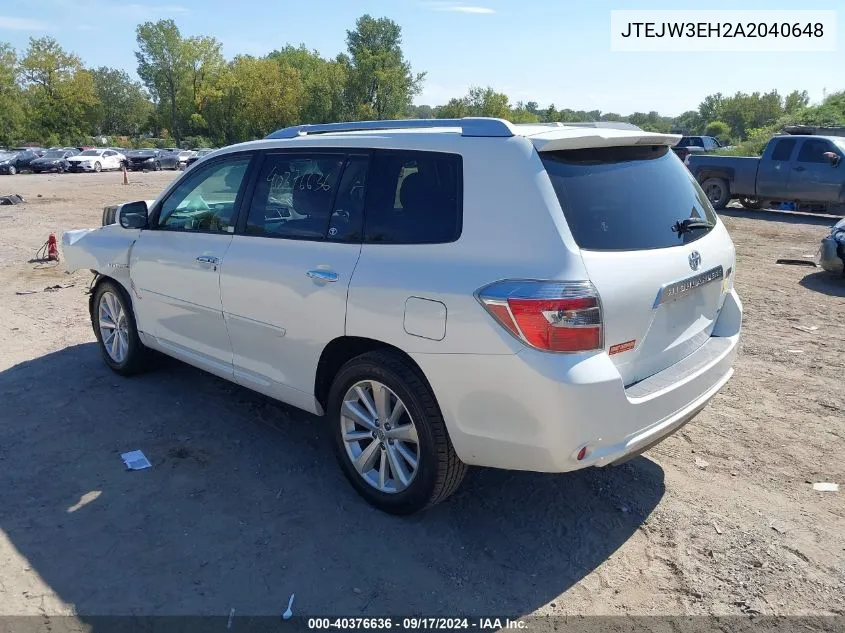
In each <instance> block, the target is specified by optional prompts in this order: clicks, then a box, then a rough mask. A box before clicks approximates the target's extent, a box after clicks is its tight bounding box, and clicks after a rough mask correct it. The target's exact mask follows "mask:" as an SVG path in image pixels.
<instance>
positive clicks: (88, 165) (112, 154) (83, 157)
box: [67, 149, 126, 172]
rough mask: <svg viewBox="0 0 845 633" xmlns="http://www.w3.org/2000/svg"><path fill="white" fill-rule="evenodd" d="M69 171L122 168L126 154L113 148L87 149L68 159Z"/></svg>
mask: <svg viewBox="0 0 845 633" xmlns="http://www.w3.org/2000/svg"><path fill="white" fill-rule="evenodd" d="M67 160H68V163H70V167H69V168H68V170H69V171H95V172H96V171H102V170H104V169H122V168H123V165H124V164H125V161H126V156H124V155H123V154H121V153H119V152H116V151H115V150H113V149H86V150H85V151H84V152H80V153H79V154H77V155H76V156H71V157H70V158H68V159H67Z"/></svg>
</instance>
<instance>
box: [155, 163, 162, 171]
mask: <svg viewBox="0 0 845 633" xmlns="http://www.w3.org/2000/svg"><path fill="white" fill-rule="evenodd" d="M153 170H154V171H161V163H160V162H158V161H156V163H155V165H154V166H153Z"/></svg>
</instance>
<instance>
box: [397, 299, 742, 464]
mask: <svg viewBox="0 0 845 633" xmlns="http://www.w3.org/2000/svg"><path fill="white" fill-rule="evenodd" d="M741 322H742V305H741V303H740V301H739V298H738V297H737V295H736V293H735V292H734V291H731V293H730V295H729V296H728V297H727V298H726V300H725V304H724V306H723V308H722V311H721V312H720V315H719V318H718V320H717V323H716V327H715V328H714V331H713V334H714V335H713V336H712V337H711V338H710V340H709V341H708V342H707V343H705V345H703V346H702V347H701V348H699V349H698V350H696V351H695V352H694V353H693V354H691V355H690V356H688V357H686V358H685V359H683V360H682V361H681V362H679V363H676V364H675V365H672V366H670V367H668V368H666V369H665V370H663V371H661V372H659V373H658V374H655V375H654V376H651V377H650V378H648V379H646V380H644V381H642V382H640V383H637V384H635V385H633V386H629V387H628V388H627V389H626V388H625V386H624V385H623V382H622V378H621V377H620V375H619V372H618V371H617V370H616V367H615V366H614V364H613V362H612V361H611V360H610V358H609V357H608V356H607V355H606V354H605V353H599V354H592V355H578V356H568V355H562V354H546V353H543V352H539V351H536V350H532V349H525V350H523V351H521V352H519V353H518V354H515V355H496V356H493V355H486V356H485V355H469V354H416V355H414V356H413V357H414V360H416V362H417V363H418V364H419V365H420V367H421V368H422V370H423V372H425V375H426V376H427V377H428V379H429V381H430V383H431V386H432V388H433V390H434V393H435V395H436V397H437V399H438V402H439V404H440V408H441V410H442V412H443V416H444V418H445V420H446V424H447V427H448V429H449V434H450V437H451V439H452V443H453V444H454V447H455V451H456V452H457V453H458V456H459V457H460V458H461V459H462V460H463V461H464V462H466V463H468V464H474V465H479V466H489V467H494V468H506V469H511V470H531V471H540V472H566V471H571V470H577V469H580V468H584V467H586V466H606V465H609V464H612V463H614V462H618V461H621V460H624V459H626V458H629V457H630V456H632V455H636V454H638V453H640V452H642V451H644V450H646V449H647V448H649V447H650V446H652V445H654V444H656V443H657V442H659V441H661V440H662V439H664V438H665V437H667V436H668V435H671V434H672V433H673V432H674V431H676V430H677V429H678V428H680V427H681V426H683V425H684V424H685V423H686V422H688V421H689V420H690V419H692V418H693V417H694V416H695V415H696V414H697V413H698V412H699V411H701V409H703V408H704V406H705V405H706V404H707V403H708V402H709V401H710V399H711V398H713V396H715V395H716V393H718V392H719V390H720V389H721V388H722V387H723V386H724V384H725V383H726V382H727V381H728V380H729V379H730V377H731V375H732V374H733V363H734V359H735V357H736V353H737V347H738V343H739V331H740V327H741ZM585 447H586V455H585V456H584V458H583V459H581V460H578V459H577V455H578V453H579V451H580V450H581V449H582V448H585Z"/></svg>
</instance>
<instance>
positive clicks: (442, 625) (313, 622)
mask: <svg viewBox="0 0 845 633" xmlns="http://www.w3.org/2000/svg"><path fill="white" fill-rule="evenodd" d="M307 627H308V629H309V630H317V631H319V630H337V629H358V630H360V629H370V630H372V629H376V630H378V629H382V630H390V629H394V628H395V629H410V630H434V631H445V630H472V629H477V630H481V631H487V630H491V631H492V630H499V629H524V628H526V623H525V621H524V620H519V619H517V620H512V619H510V618H496V617H489V618H462V617H458V618H443V617H439V618H426V617H421V616H415V617H408V618H401V619H400V618H391V617H383V618H382V617H372V618H360V617H357V618H356V617H353V618H308V619H307Z"/></svg>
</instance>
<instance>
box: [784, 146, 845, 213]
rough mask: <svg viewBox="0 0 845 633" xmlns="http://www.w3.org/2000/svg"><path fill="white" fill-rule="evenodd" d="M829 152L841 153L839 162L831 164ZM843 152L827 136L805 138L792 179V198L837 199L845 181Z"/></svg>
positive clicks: (818, 200)
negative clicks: (826, 154)
mask: <svg viewBox="0 0 845 633" xmlns="http://www.w3.org/2000/svg"><path fill="white" fill-rule="evenodd" d="M826 152H833V153H835V154H837V155H839V159H840V162H839V163H838V164H837V165H836V166H833V165H831V163H830V160H829V159H828V158H827V157H826V156H825V153H826ZM842 154H843V152H842V150H840V149H839V148H838V147H836V145H834V144H833V143H831V142H830V141H829V140H827V139H825V138H806V139H804V140H803V142H802V144H801V147H800V149H799V150H798V156H797V158H796V159H795V162H794V164H793V168H792V177H791V178H790V180H789V194H790V198H792V199H794V200H801V201H802V202H803V201H807V202H838V201H839V200H840V196H841V194H842V185H843V183H845V171H843V170H842V169H841V165H842V162H841V161H842V157H843V156H842Z"/></svg>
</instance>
